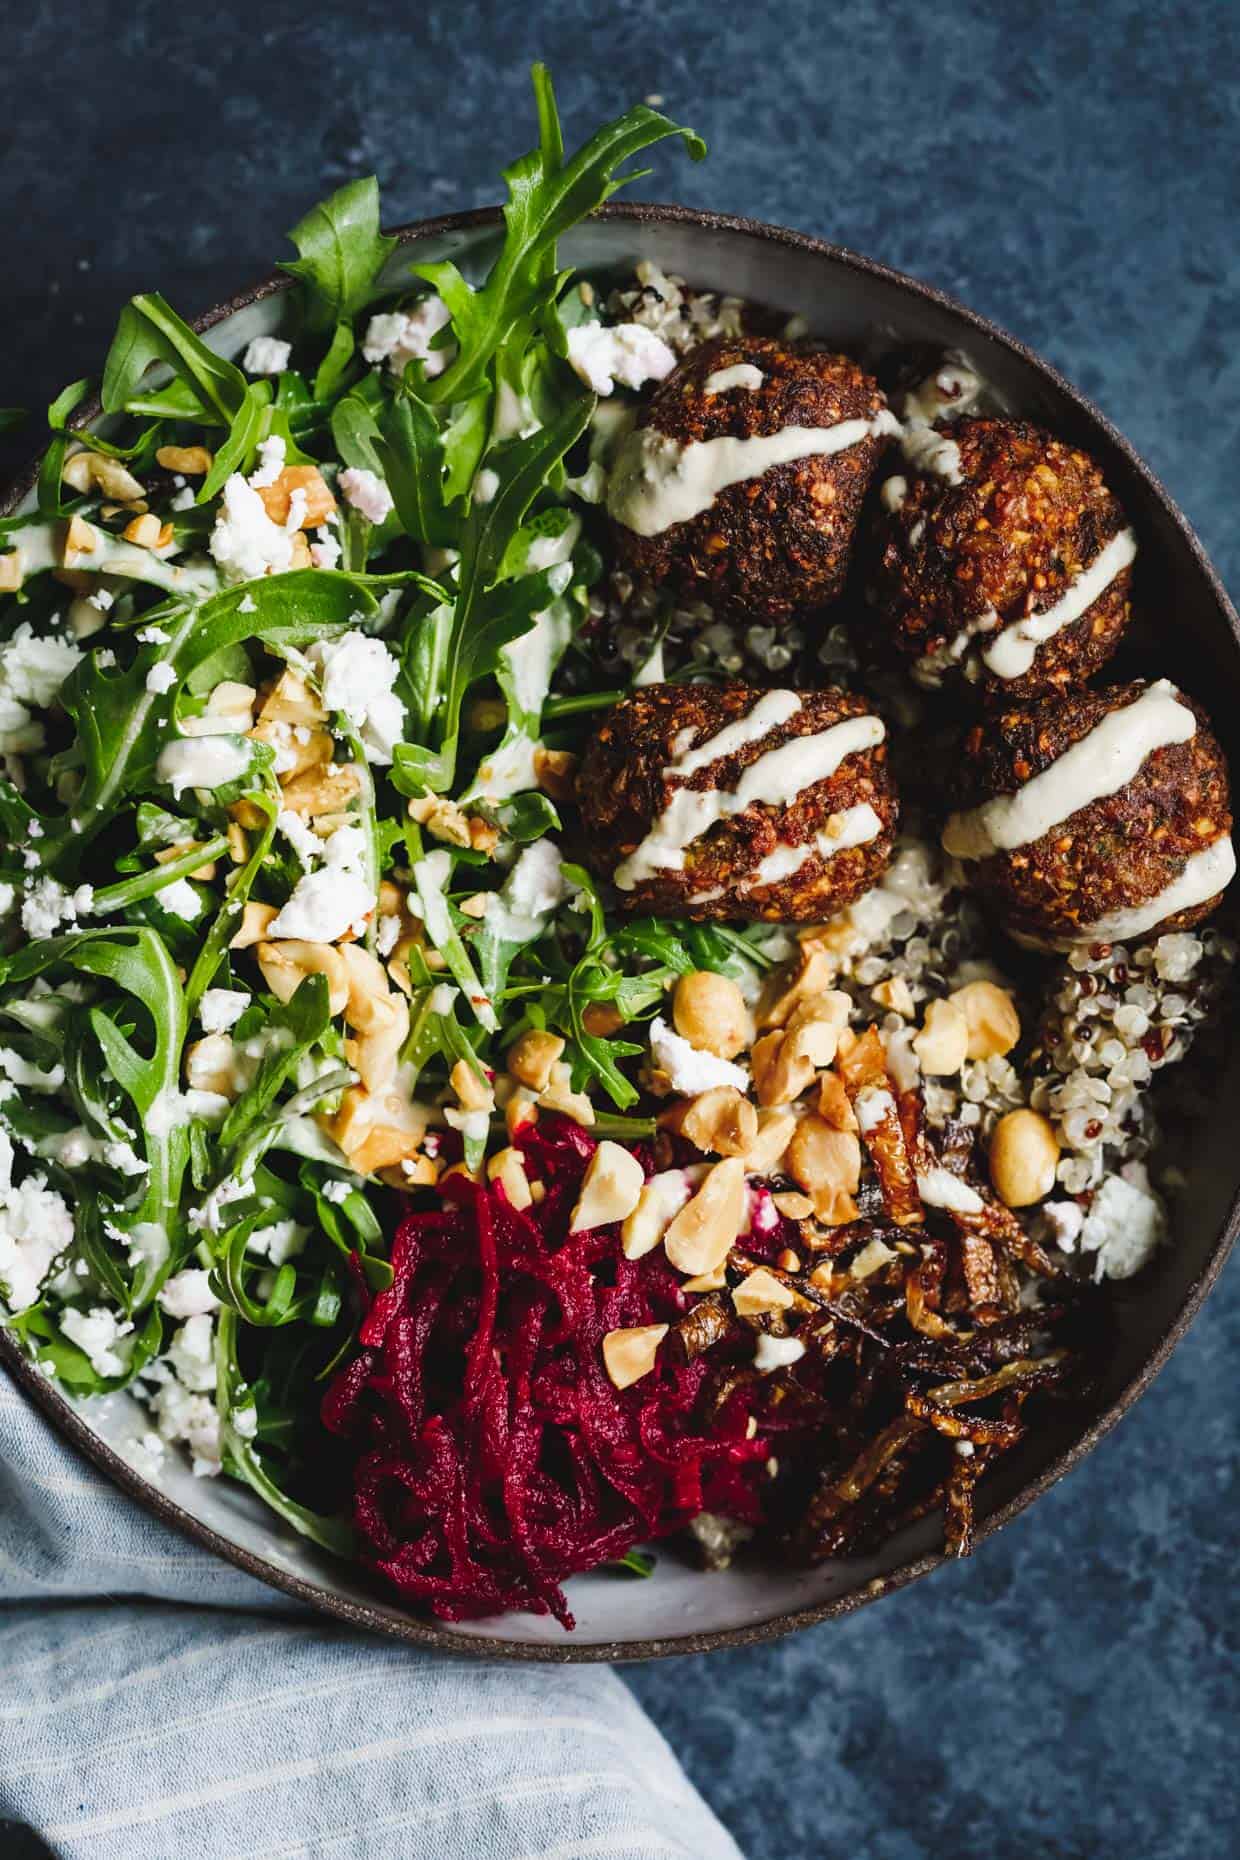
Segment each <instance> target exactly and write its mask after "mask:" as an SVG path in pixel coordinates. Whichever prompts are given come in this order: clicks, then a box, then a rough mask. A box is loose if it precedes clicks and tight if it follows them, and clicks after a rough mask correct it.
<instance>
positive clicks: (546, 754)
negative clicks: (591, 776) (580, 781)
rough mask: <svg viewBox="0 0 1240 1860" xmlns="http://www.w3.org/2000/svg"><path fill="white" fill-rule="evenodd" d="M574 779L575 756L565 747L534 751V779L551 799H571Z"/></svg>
mask: <svg viewBox="0 0 1240 1860" xmlns="http://www.w3.org/2000/svg"><path fill="white" fill-rule="evenodd" d="M576 779H577V758H576V756H574V755H572V754H570V752H569V751H568V750H567V749H541V748H539V749H536V750H535V751H534V780H535V781H536V782H537V783H538V786H539V787H540V788H541V789H542V791H543V793H544V794H549V795H550V796H551V799H552V800H553V801H571V800H572V798H573V795H574V792H575V789H576Z"/></svg>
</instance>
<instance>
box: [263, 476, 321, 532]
mask: <svg viewBox="0 0 1240 1860" xmlns="http://www.w3.org/2000/svg"><path fill="white" fill-rule="evenodd" d="M295 491H301V492H302V493H303V495H304V497H305V505H304V508H302V512H301V521H300V523H299V524H298V525H297V528H298V530H314V529H317V528H318V527H319V525H320V524H321V523H326V521H327V519H328V517H330V516H331V514H332V512H333V510H335V508H336V500H335V498H334V497H333V496H332V494H331V492H330V491H329V490H328V488H327V484H326V481H325V479H324V477H323V474H322V472H321V471H320V470H319V468H318V466H317V465H286V466H285V467H284V470H283V471H282V472H281V473H280V475H279V477H278V478H276V479H274V480H273V482H272V483H271V484H264V485H260V486H259V487H258V495H259V496H260V497H261V498H262V500H263V509H264V510H265V511H266V512H267V515H268V516H269V517H270V518H271V521H272V522H273V523H278V524H279V525H280V526H281V528H283V527H284V526H285V525H286V524H287V522H288V520H289V514H290V512H291V510H292V508H293V493H294V492H295Z"/></svg>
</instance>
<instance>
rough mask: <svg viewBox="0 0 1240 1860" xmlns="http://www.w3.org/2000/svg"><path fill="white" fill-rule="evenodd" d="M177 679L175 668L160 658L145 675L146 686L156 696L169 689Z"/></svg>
mask: <svg viewBox="0 0 1240 1860" xmlns="http://www.w3.org/2000/svg"><path fill="white" fill-rule="evenodd" d="M176 681H177V675H176V668H175V667H174V666H172V665H170V664H169V662H168V660H167V659H161V660H160V662H159V664H158V665H152V667H151V669H150V671H149V672H148V673H147V675H146V688H147V690H148V691H150V692H152V693H153V694H154V695H155V696H156V697H159V696H160V695H161V694H162V693H163V692H165V691H171V689H172V687H173V685H174V684H175V683H176Z"/></svg>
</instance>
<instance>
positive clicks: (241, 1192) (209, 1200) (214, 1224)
mask: <svg viewBox="0 0 1240 1860" xmlns="http://www.w3.org/2000/svg"><path fill="white" fill-rule="evenodd" d="M161 1096H162V1097H164V1098H171V1099H173V1100H174V1102H173V1104H172V1105H170V1107H169V1108H170V1110H171V1111H172V1113H173V1115H174V1116H175V1115H176V1110H177V1104H176V1102H175V1101H177V1100H179V1099H180V1094H179V1093H169V1092H165V1093H162V1094H161ZM224 1102H225V1104H227V1100H225V1101H224ZM156 1103H157V1104H158V1103H159V1099H156ZM146 1127H147V1129H148V1130H150V1128H151V1120H150V1115H149V1114H148V1116H147V1121H146ZM249 1192H250V1191H249V1188H248V1187H247V1186H246V1185H245V1184H244V1183H241V1182H234V1181H231V1180H228V1179H226V1180H225V1181H223V1182H219V1183H217V1184H216V1186H215V1187H214V1188H213V1189H210V1190H209V1191H208V1193H207V1197H206V1199H205V1201H204V1202H203V1204H202V1206H201V1207H200V1208H191V1209H190V1210H189V1215H188V1219H189V1228H190V1232H191V1233H195V1234H200V1233H212V1234H219V1233H223V1231H224V1229H225V1228H226V1227H227V1226H228V1220H229V1217H228V1209H229V1206H230V1205H231V1203H232V1202H234V1201H244V1200H245V1197H246V1196H247V1195H248V1194H249Z"/></svg>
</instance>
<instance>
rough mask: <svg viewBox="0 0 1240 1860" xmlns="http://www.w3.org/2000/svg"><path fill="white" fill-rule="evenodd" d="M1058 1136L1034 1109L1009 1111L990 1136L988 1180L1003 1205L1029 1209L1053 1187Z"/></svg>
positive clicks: (1057, 1157)
mask: <svg viewBox="0 0 1240 1860" xmlns="http://www.w3.org/2000/svg"><path fill="white" fill-rule="evenodd" d="M1058 1166H1059V1139H1058V1137H1057V1136H1056V1135H1055V1129H1054V1126H1053V1125H1052V1124H1051V1122H1050V1120H1049V1119H1048V1118H1045V1117H1043V1116H1041V1114H1040V1113H1039V1112H1037V1111H1025V1110H1022V1111H1009V1112H1008V1113H1007V1115H1006V1117H1001V1118H1000V1119H999V1121H998V1123H997V1124H996V1125H995V1127H994V1131H993V1133H992V1135H991V1139H990V1179H991V1182H992V1183H993V1184H994V1190H995V1193H996V1195H998V1197H999V1199H1000V1201H1001V1202H1003V1204H1004V1206H1005V1207H1009V1208H1028V1207H1032V1205H1033V1203H1034V1202H1035V1201H1041V1200H1043V1198H1044V1197H1045V1196H1047V1195H1049V1194H1050V1192H1051V1190H1052V1188H1054V1186H1055V1172H1056V1169H1057V1168H1058Z"/></svg>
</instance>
